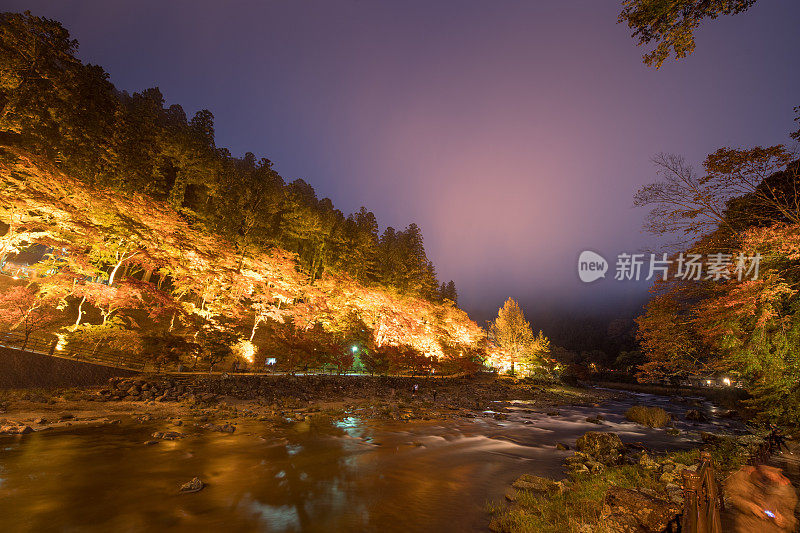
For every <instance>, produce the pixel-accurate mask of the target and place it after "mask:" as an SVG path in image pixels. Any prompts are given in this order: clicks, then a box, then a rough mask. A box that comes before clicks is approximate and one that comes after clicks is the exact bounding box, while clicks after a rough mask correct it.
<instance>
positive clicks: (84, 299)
mask: <svg viewBox="0 0 800 533" xmlns="http://www.w3.org/2000/svg"><path fill="white" fill-rule="evenodd" d="M85 301H86V296H84V297H83V299H81V303H79V304H78V320H76V321H75V326H80V325H81V318H83V302H85Z"/></svg>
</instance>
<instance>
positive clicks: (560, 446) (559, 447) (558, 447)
mask: <svg viewBox="0 0 800 533" xmlns="http://www.w3.org/2000/svg"><path fill="white" fill-rule="evenodd" d="M556 450H561V451H564V450H569V446H568V445H567V444H564V443H563V442H559V443H557V444H556Z"/></svg>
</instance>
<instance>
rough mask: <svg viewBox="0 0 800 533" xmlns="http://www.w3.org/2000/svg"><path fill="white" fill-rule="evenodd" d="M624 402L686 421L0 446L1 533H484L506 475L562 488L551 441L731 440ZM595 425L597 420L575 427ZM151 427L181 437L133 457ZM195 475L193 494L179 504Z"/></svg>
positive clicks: (54, 436) (531, 413)
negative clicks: (601, 437) (602, 434)
mask: <svg viewBox="0 0 800 533" xmlns="http://www.w3.org/2000/svg"><path fill="white" fill-rule="evenodd" d="M635 403H641V404H645V405H659V406H662V407H664V408H665V409H667V410H670V411H672V412H675V413H682V412H683V411H684V410H685V406H681V405H676V404H674V403H670V402H669V401H668V400H667V399H666V398H663V397H658V396H652V395H641V394H637V395H631V396H630V397H629V398H627V399H623V400H617V401H611V402H606V403H604V404H603V406H602V407H600V408H589V407H567V408H564V407H562V408H559V409H558V411H559V415H558V416H548V415H547V414H545V413H544V412H541V411H537V410H533V409H529V408H528V407H527V406H526V404H525V403H522V402H519V403H516V404H515V405H514V407H513V408H512V412H511V413H508V419H507V420H495V419H494V418H493V417H492V414H491V413H490V412H487V413H477V415H478V417H477V418H475V419H459V420H448V421H437V422H405V423H403V422H378V421H364V420H361V419H359V418H357V417H351V418H346V419H344V420H338V421H332V420H326V419H316V420H313V421H311V422H295V423H292V424H286V425H285V427H282V428H279V429H277V430H275V429H268V428H267V427H266V426H261V425H259V423H257V422H252V423H243V424H240V425H239V429H238V430H237V431H236V433H235V434H232V435H229V434H221V433H211V432H206V431H202V432H196V431H195V429H194V428H193V427H191V425H189V427H186V426H184V427H181V428H174V427H169V428H168V427H167V426H166V425H165V424H155V423H145V424H139V423H137V422H134V421H126V422H124V423H123V424H119V425H109V426H103V427H84V428H76V429H73V430H71V431H70V432H67V433H65V432H60V431H59V432H57V431H50V432H48V431H44V432H37V433H34V434H29V435H24V436H16V437H0V531H3V532H5V531H9V532H11V531H14V532H16V531H32V532H33V531H35V532H43V531H69V532H72V531H81V532H83V531H90V532H94V531H98V532H100V531H103V532H105V531H114V532H127V531H136V532H139V531H147V532H151V531H192V532H197V531H215V530H216V531H226V532H227V531H268V532H292V531H312V532H317V531H319V532H339V531H342V532H344V531H347V532H356V531H380V532H392V531H404V532H405V531H436V532H444V531H486V528H487V525H488V515H487V514H486V512H485V504H486V502H487V501H489V500H501V499H502V498H503V493H504V491H505V490H506V488H507V487H508V485H509V484H510V483H511V482H512V481H513V480H514V479H515V478H516V477H517V476H519V475H520V474H523V473H526V472H527V473H535V474H539V475H544V476H550V477H554V478H560V477H563V473H562V466H561V463H562V461H563V459H564V457H566V456H567V455H569V454H570V453H571V452H567V451H558V450H556V449H555V444H556V443H557V442H564V443H567V444H569V445H570V446H572V445H573V444H574V443H575V439H576V438H577V437H579V436H580V435H582V434H583V433H585V432H586V431H614V432H616V433H618V434H619V435H620V436H621V437H622V439H623V440H624V441H625V442H641V443H643V444H644V445H646V446H648V447H651V448H653V449H656V450H665V449H678V448H685V447H689V446H690V445H691V444H692V443H693V442H696V441H697V437H698V433H697V432H698V431H699V430H714V429H715V428H716V429H726V430H728V431H731V430H732V431H738V430H741V429H742V428H741V426H738V425H737V424H736V423H735V422H730V421H721V422H718V423H717V424H689V423H686V422H678V423H677V424H676V426H677V427H678V428H679V429H681V430H682V435H681V436H680V437H671V436H669V435H668V434H666V433H665V432H664V431H663V430H655V429H648V428H643V427H641V426H638V425H635V424H632V423H629V422H627V421H625V419H624V416H623V415H624V412H625V410H626V409H627V408H628V407H630V406H631V405H633V404H635ZM702 409H705V410H706V411H707V412H713V410H714V407H713V406H711V405H709V404H704V405H703V407H702ZM597 414H602V415H603V416H605V417H606V418H607V421H606V422H604V423H603V424H602V425H596V424H592V423H588V422H586V417H588V416H596V415H597ZM720 426H724V427H720ZM164 429H170V430H179V431H182V432H186V433H189V436H187V437H186V438H183V439H181V440H177V441H162V442H160V443H159V444H157V445H153V446H145V445H143V442H144V441H146V440H148V439H150V435H151V434H152V433H153V432H154V431H157V430H162V431H163V430H164ZM194 476H199V477H200V478H201V479H202V480H203V481H204V482H205V483H207V486H206V488H205V489H204V490H203V491H201V492H199V493H195V494H179V493H178V491H177V489H178V487H180V485H181V484H183V483H184V482H186V481H188V480H190V479H191V478H193V477H194Z"/></svg>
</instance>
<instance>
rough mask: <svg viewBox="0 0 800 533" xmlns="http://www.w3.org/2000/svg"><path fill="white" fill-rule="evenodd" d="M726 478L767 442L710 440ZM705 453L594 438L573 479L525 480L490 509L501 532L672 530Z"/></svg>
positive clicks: (570, 470)
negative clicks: (684, 477)
mask: <svg viewBox="0 0 800 533" xmlns="http://www.w3.org/2000/svg"><path fill="white" fill-rule="evenodd" d="M703 440H704V445H703V449H705V450H707V451H710V452H711V454H712V458H713V459H714V462H715V465H716V468H717V473H718V478H719V479H720V480H721V479H722V478H724V477H725V476H727V475H728V474H729V473H730V472H731V471H733V470H735V469H736V468H738V467H739V466H740V465H742V464H743V463H744V462H745V461H746V460H747V459H748V458H749V457H750V456H751V455H752V454H753V453H754V452H755V451H756V450H757V449H758V448H759V446H761V445H762V443H763V442H764V439H763V438H762V437H759V436H757V435H743V436H737V437H733V436H719V435H712V434H704V435H703ZM699 452H700V449H695V450H691V451H687V452H678V453H671V454H660V455H659V454H654V453H653V452H650V451H648V450H645V449H644V448H643V447H642V446H638V445H625V444H624V443H623V442H622V440H621V439H620V437H619V436H618V435H616V434H614V433H608V432H588V433H586V434H585V435H583V436H582V437H580V438H579V439H578V440H577V442H576V443H575V452H574V453H573V454H572V455H570V456H568V457H567V458H566V460H565V462H564V463H565V469H566V471H567V477H566V478H565V479H562V480H558V481H556V480H551V479H546V478H540V477H538V476H532V475H529V474H525V475H523V476H522V477H520V478H519V479H517V480H516V481H515V482H514V483H513V485H512V487H511V488H510V489H509V491H508V492H507V493H506V500H507V503H506V504H504V505H501V504H493V505H490V512H491V513H492V514H493V518H492V521H491V525H490V529H491V530H492V531H496V532H504V533H518V532H528V531H536V532H540V533H547V532H553V533H555V532H559V533H560V532H578V533H605V532H641V533H649V532H652V533H659V532H662V531H668V526H669V525H670V524H675V525H677V520H678V517H679V515H680V513H681V511H682V509H683V503H684V502H683V491H682V488H681V473H682V472H683V471H684V470H688V471H694V470H696V469H697V464H698V461H699Z"/></svg>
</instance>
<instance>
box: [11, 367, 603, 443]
mask: <svg viewBox="0 0 800 533" xmlns="http://www.w3.org/2000/svg"><path fill="white" fill-rule="evenodd" d="M0 394H2V395H0V433H6V434H16V433H26V432H29V431H38V430H42V429H48V428H56V427H58V428H64V427H70V426H73V425H75V424H102V423H111V422H112V421H115V420H119V419H120V417H124V416H134V417H142V416H149V417H158V418H164V419H191V420H199V421H202V422H209V421H213V420H222V421H225V423H230V424H235V422H236V419H238V418H242V419H255V420H259V421H261V422H274V423H286V422H291V421H298V420H307V419H309V418H311V417H314V416H330V417H334V418H337V417H345V416H359V417H361V418H364V419H369V418H377V419H385V420H401V421H402V420H432V419H445V418H454V417H470V418H472V417H475V416H492V417H496V418H499V419H502V418H503V417H504V416H505V415H504V413H503V412H504V411H505V410H506V406H508V405H510V404H509V403H508V402H510V401H512V400H526V401H528V404H529V406H531V407H536V408H542V409H546V408H548V407H552V406H557V405H566V404H572V405H575V404H593V403H596V402H598V401H601V400H602V399H603V398H606V397H612V396H613V394H614V393H610V392H605V393H600V394H598V392H597V391H589V390H587V389H580V388H574V387H568V386H564V385H561V384H556V383H536V382H533V381H527V380H514V379H509V378H504V377H496V376H490V375H479V376H469V377H457V378H409V377H371V376H335V375H331V376H325V375H309V376H285V375H280V376H239V375H236V376H203V375H183V376H181V375H140V376H134V377H130V378H112V379H111V380H109V382H108V383H107V384H106V385H105V386H102V387H91V388H80V389H57V390H17V391H3V392H2V393H0Z"/></svg>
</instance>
